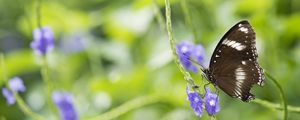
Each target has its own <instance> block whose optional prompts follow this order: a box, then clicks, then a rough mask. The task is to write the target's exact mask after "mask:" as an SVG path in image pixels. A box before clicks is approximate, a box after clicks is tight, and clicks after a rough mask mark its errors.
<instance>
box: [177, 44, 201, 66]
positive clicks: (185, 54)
mask: <svg viewBox="0 0 300 120" xmlns="http://www.w3.org/2000/svg"><path fill="white" fill-rule="evenodd" d="M176 53H177V54H178V56H179V60H180V62H181V64H182V65H183V67H184V68H185V69H186V70H190V71H192V72H198V69H197V67H196V66H195V65H193V63H192V62H191V61H190V60H189V58H192V59H194V60H195V61H196V62H197V63H199V64H203V61H204V56H205V51H204V48H203V47H202V45H194V44H192V43H190V42H189V41H182V42H180V43H178V44H177V45H176Z"/></svg>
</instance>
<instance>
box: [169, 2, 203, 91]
mask: <svg viewBox="0 0 300 120" xmlns="http://www.w3.org/2000/svg"><path fill="white" fill-rule="evenodd" d="M165 4H166V26H167V32H168V36H169V41H170V46H171V50H172V54H173V57H175V59H174V61H175V63H176V65H177V67H178V68H179V70H180V72H181V73H182V74H183V75H184V79H185V80H186V81H187V83H188V84H189V85H190V86H196V85H195V83H194V80H193V79H192V77H191V75H190V73H189V72H187V71H185V70H184V68H183V66H182V65H181V64H180V62H179V58H178V55H177V53H176V49H175V40H174V38H173V30H172V21H171V7H170V1H169V0H165ZM192 88H193V89H194V91H197V89H195V88H194V87H192Z"/></svg>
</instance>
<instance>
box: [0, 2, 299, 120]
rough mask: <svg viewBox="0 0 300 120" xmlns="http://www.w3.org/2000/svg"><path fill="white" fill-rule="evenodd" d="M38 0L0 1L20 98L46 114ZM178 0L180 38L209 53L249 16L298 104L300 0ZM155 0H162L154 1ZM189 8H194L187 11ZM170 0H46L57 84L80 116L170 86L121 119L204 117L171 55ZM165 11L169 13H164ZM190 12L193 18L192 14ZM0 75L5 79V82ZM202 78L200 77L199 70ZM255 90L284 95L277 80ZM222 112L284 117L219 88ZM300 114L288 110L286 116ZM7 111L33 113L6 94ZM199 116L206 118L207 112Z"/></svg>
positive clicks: (5, 45)
mask: <svg viewBox="0 0 300 120" xmlns="http://www.w3.org/2000/svg"><path fill="white" fill-rule="evenodd" d="M35 2H36V1H34V0H0V51H1V52H2V53H4V54H5V57H6V66H7V73H8V75H9V77H10V78H11V77H13V76H19V77H21V78H22V79H23V80H24V81H25V85H26V86H27V91H26V92H25V93H22V94H21V95H22V97H23V98H24V100H25V101H26V103H27V104H28V105H29V106H30V107H31V108H32V110H33V111H35V112H37V113H39V114H42V115H44V116H48V117H50V118H51V115H50V116H49V113H48V112H49V110H48V109H47V108H46V106H45V98H46V97H45V91H44V87H45V84H44V82H43V80H42V78H41V75H40V64H41V60H40V59H39V57H37V56H36V55H35V54H34V53H33V51H32V49H30V47H29V44H30V42H31V40H32V31H33V29H35V28H36V27H37V20H36V11H35V6H36V3H35ZM185 2H186V3H187V4H186V5H187V7H186V8H187V9H183V8H184V5H183V3H184V1H181V0H172V1H171V8H172V21H173V31H174V35H175V39H176V40H177V42H178V41H180V40H190V41H194V42H196V43H198V44H199V43H201V44H203V46H204V47H205V48H206V53H207V54H206V59H207V61H209V59H210V56H211V54H212V51H213V49H214V48H215V46H216V44H217V42H218V41H219V40H220V38H221V37H222V36H223V34H224V33H225V32H226V31H227V30H229V28H230V27H231V26H233V25H234V24H235V23H237V22H238V21H240V20H244V19H246V20H249V22H250V23H251V24H252V26H253V28H254V30H255V32H256V35H257V47H258V55H259V63H260V64H261V66H262V67H263V68H264V69H265V70H266V71H268V72H269V73H271V74H272V75H273V76H274V77H275V78H276V79H278V80H279V82H280V84H281V85H282V87H283V89H284V92H285V94H286V99H287V102H288V104H289V105H294V106H300V89H299V78H300V1H299V0H186V1H185ZM154 3H156V4H154ZM185 10H188V11H189V14H190V16H186V14H185V12H184V11H185ZM164 13H165V8H164V0H157V1H155V0H87V1H82V0H63V1H62V0H42V8H41V15H42V18H41V19H42V25H43V26H50V27H51V28H52V30H53V32H54V33H55V44H56V46H55V49H54V51H52V52H51V53H50V54H49V55H48V60H49V64H50V69H51V79H52V80H53V81H54V82H55V86H56V89H57V90H64V91H68V92H71V93H72V94H73V97H74V103H75V107H76V110H77V112H78V114H79V117H80V118H81V119H85V118H89V117H92V116H96V115H99V114H102V113H104V112H107V111H109V110H112V109H113V108H115V107H118V106H119V105H122V103H124V102H126V101H129V100H132V99H134V98H137V97H140V96H145V95H153V94H163V95H165V96H167V97H165V98H161V99H163V100H161V101H160V102H156V103H153V104H149V105H146V106H143V107H140V108H138V109H134V110H132V111H130V112H127V113H125V114H123V115H121V116H119V117H117V118H116V120H141V119H142V120H158V119H163V120H175V119H176V120H192V119H199V118H197V117H196V115H195V114H194V113H193V111H192V109H191V108H190V107H189V102H188V101H187V100H186V93H185V86H186V83H185V80H184V79H183V76H182V74H181V73H180V72H179V70H178V68H177V67H176V64H175V63H174V61H173V60H172V55H171V50H170V46H169V43H168V37H167V34H166V31H165V29H164V23H165V22H164V20H163V21H161V20H162V19H161V17H163V19H164V18H165V17H164ZM161 15H163V16H161ZM189 17H190V19H189ZM2 76H3V73H0V78H1V83H0V84H1V86H3V83H4V80H3V79H2ZM193 77H194V79H195V80H196V81H197V80H198V81H199V80H200V79H201V76H200V75H199V74H193ZM252 91H253V93H254V94H255V95H256V97H257V98H261V99H264V100H268V101H270V102H275V103H280V99H279V93H278V91H277V88H276V87H275V86H274V84H273V83H272V82H270V81H269V80H266V85H265V86H264V87H256V86H255V87H254V88H253V89H252ZM220 96H221V97H220V104H221V111H220V112H219V113H217V115H216V117H217V118H218V119H221V120H228V119H231V120H270V119H281V118H282V113H281V112H280V111H274V110H270V109H268V108H264V107H262V106H260V105H258V104H254V103H243V102H241V101H240V100H238V99H233V98H231V97H229V96H227V95H225V94H224V93H223V92H221V93H220ZM299 117H300V114H297V113H289V119H290V120H295V119H299ZM0 119H2V120H4V119H7V120H23V119H25V120H30V118H28V117H27V116H25V115H24V114H23V113H22V111H20V109H19V108H18V106H17V105H13V106H8V105H7V104H6V101H5V98H4V97H3V96H2V95H1V97H0ZM202 119H207V115H206V114H204V115H203V116H202Z"/></svg>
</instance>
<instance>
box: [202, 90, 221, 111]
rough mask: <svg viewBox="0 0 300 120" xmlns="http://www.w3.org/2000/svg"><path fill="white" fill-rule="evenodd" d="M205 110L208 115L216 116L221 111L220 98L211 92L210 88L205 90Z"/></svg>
mask: <svg viewBox="0 0 300 120" xmlns="http://www.w3.org/2000/svg"><path fill="white" fill-rule="evenodd" d="M205 91H206V94H205V109H206V112H207V114H209V115H214V114H216V113H217V112H218V111H220V105H219V99H218V96H217V95H216V94H214V93H212V92H211V91H210V89H209V88H208V87H206V88H205Z"/></svg>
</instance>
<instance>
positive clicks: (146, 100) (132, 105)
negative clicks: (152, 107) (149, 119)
mask: <svg viewBox="0 0 300 120" xmlns="http://www.w3.org/2000/svg"><path fill="white" fill-rule="evenodd" d="M161 99H162V96H160V95H148V96H142V97H138V98H135V99H133V100H130V101H128V102H126V103H124V104H123V105H121V106H119V107H117V108H114V109H112V110H111V111H108V112H106V113H103V114H101V115H99V116H96V117H93V118H90V119H88V120H111V119H115V118H117V117H118V116H120V115H123V114H125V113H127V112H129V111H131V110H134V109H137V108H140V107H142V106H145V105H149V104H153V103H157V102H159V101H160V100H161Z"/></svg>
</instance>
